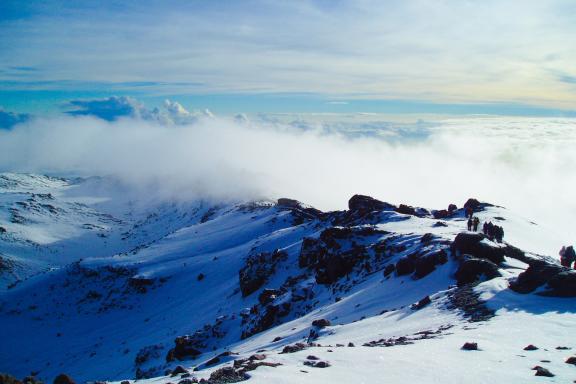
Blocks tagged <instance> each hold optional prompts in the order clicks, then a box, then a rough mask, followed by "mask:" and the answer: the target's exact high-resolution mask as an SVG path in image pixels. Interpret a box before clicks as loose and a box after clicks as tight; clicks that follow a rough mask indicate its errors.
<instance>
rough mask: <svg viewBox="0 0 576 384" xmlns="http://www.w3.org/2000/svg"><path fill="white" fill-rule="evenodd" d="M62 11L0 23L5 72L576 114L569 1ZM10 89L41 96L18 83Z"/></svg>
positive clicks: (15, 13)
mask: <svg viewBox="0 0 576 384" xmlns="http://www.w3.org/2000/svg"><path fill="white" fill-rule="evenodd" d="M54 1H55V0H54ZM52 2H53V1H51V0H48V1H45V2H38V3H34V4H32V5H30V4H28V5H26V6H25V7H24V6H22V10H21V11H19V7H18V4H21V2H17V1H13V0H7V1H4V2H2V3H3V5H2V6H1V7H3V9H5V10H6V12H5V14H7V15H9V16H10V17H6V18H4V19H2V18H0V28H1V29H2V33H1V34H0V62H1V63H2V67H3V69H7V68H14V67H26V66H29V67H33V68H37V69H38V70H37V71H33V72H31V73H30V75H32V74H33V76H31V78H30V76H29V77H27V79H29V80H33V81H37V82H42V81H44V82H48V83H45V85H46V86H47V87H54V88H57V87H59V86H62V83H59V82H58V81H60V80H65V81H70V82H85V83H88V84H89V83H93V84H100V83H102V84H103V83H108V84H125V86H126V87H128V88H141V87H148V88H150V91H152V90H154V89H156V88H162V87H163V89H164V90H167V89H170V88H171V87H172V88H173V89H172V91H173V92H174V93H193V92H212V93H219V92H220V93H222V92H246V93H254V92H256V93H258V92H272V93H280V92H312V93H316V94H322V95H336V96H337V95H342V94H345V95H352V96H351V97H349V96H346V98H347V99H348V100H350V99H352V98H353V97H354V95H363V96H361V97H365V96H366V95H369V97H371V98H393V99H411V100H427V101H434V102H453V103H462V102H516V103H531V104H537V105H546V106H554V107H560V108H572V106H573V105H574V102H575V101H576V94H575V93H574V91H573V87H571V86H570V85H569V84H567V82H566V81H562V79H558V78H557V77H556V76H551V75H550V73H551V71H564V72H568V70H569V69H570V68H571V66H572V64H573V63H574V62H575V61H576V53H575V52H574V50H572V49H571V47H572V46H573V38H574V35H575V34H576V24H575V23H574V22H573V21H574V20H573V17H572V15H573V14H574V12H575V7H576V5H574V3H573V2H572V1H568V0H550V1H538V0H527V1H523V2H522V3H521V4H520V3H519V2H517V1H512V0H502V1H495V0H488V1H455V0H454V1H453V0H442V1H430V0H412V1H400V0H390V1H385V2H384V1H372V0H358V1H349V2H348V1H347V2H342V1H334V2H326V1H320V0H317V1H314V0H294V1H275V2H269V1H264V0H248V1H246V2H190V1H183V0H181V1H178V0H172V1H163V2H158V1H153V0H143V1H138V2H117V1H111V0H109V1H103V2H99V3H98V6H95V5H94V4H93V3H90V2H78V3H74V4H72V3H69V4H67V5H65V6H63V5H62V4H63V3H61V2H59V1H58V4H59V6H58V7H55V6H51V5H54V4H51V3H52ZM19 12H20V13H19ZM0 13H2V9H0ZM0 80H3V81H4V82H7V81H13V82H14V83H13V84H12V86H13V87H18V86H21V87H23V88H26V87H29V86H30V84H29V83H26V82H20V80H21V79H19V78H18V76H16V75H15V74H12V75H11V74H10V73H8V74H7V73H6V72H3V73H2V74H1V75H0ZM197 83H200V84H202V85H201V86H200V87H198V86H197V85H196V84H197ZM142 84H145V85H142Z"/></svg>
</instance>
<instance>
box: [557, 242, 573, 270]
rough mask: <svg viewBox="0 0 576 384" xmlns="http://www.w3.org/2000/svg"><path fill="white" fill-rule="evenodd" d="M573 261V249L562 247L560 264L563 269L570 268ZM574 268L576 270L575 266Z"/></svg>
mask: <svg viewBox="0 0 576 384" xmlns="http://www.w3.org/2000/svg"><path fill="white" fill-rule="evenodd" d="M562 250H564V255H562ZM574 261H576V252H574V247H572V246H571V245H570V246H568V247H562V249H561V250H560V264H562V265H563V266H564V267H567V268H571V267H572V263H573V262H574ZM574 267H575V268H576V264H575V265H574Z"/></svg>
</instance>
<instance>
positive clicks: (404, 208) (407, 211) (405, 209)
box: [396, 204, 416, 216]
mask: <svg viewBox="0 0 576 384" xmlns="http://www.w3.org/2000/svg"><path fill="white" fill-rule="evenodd" d="M396 212H398V213H402V214H404V215H412V216H414V215H416V208H414V207H412V206H410V205H405V204H400V206H399V207H398V208H396Z"/></svg>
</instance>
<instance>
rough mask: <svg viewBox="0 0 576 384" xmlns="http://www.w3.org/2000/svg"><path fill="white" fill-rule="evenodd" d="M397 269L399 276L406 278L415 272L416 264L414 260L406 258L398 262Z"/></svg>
mask: <svg viewBox="0 0 576 384" xmlns="http://www.w3.org/2000/svg"><path fill="white" fill-rule="evenodd" d="M395 268H396V275H397V276H404V275H409V274H411V273H412V272H414V270H415V269H416V265H415V264H414V260H412V258H410V257H408V256H406V257H403V258H401V259H400V260H398V262H396V267H395Z"/></svg>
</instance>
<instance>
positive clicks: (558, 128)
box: [0, 116, 576, 239]
mask: <svg viewBox="0 0 576 384" xmlns="http://www.w3.org/2000/svg"><path fill="white" fill-rule="evenodd" d="M305 124H306V123H305V122H303V121H302V120H300V121H299V122H298V128H295V127H294V126H293V125H288V124H286V125H285V124H281V123H274V124H272V123H270V122H261V123H257V122H256V123H254V122H249V121H247V120H246V119H242V120H241V122H238V121H235V120H233V119H223V118H210V119H200V120H197V121H196V122H195V123H193V124H184V125H168V126H167V125H162V124H159V123H158V122H156V121H145V120H142V119H135V118H121V119H119V120H117V121H114V122H108V121H103V120H100V119H96V118H93V117H87V116H81V117H74V116H66V117H63V118H54V119H35V120H32V121H30V122H27V123H24V124H22V125H19V126H17V127H15V128H14V129H12V130H11V131H0V170H3V171H26V172H52V173H66V174H70V173H77V174H81V175H115V176H118V177H120V178H122V179H123V180H125V181H126V182H128V183H131V184H134V185H138V186H144V185H145V186H151V185H153V186H154V191H155V192H154V193H155V194H158V195H161V196H164V197H168V196H169V197H179V198H186V199H188V198H194V197H199V196H201V197H212V198H216V199H223V198H232V199H249V198H261V197H270V198H277V197H282V196H286V197H292V198H297V199H299V200H302V201H304V202H307V203H309V204H312V205H315V206H317V207H319V208H322V209H343V208H344V207H345V206H346V202H347V200H348V198H349V197H350V196H352V195H353V194H355V193H362V194H369V195H372V196H374V197H377V198H380V199H382V200H386V201H390V202H393V203H401V202H404V203H409V204H414V205H421V206H426V207H431V208H442V207H445V206H447V205H448V203H451V202H455V203H457V204H459V205H461V204H462V203H463V202H464V201H465V199H466V198H468V197H471V196H474V197H478V198H479V199H482V200H485V201H490V202H492V203H495V204H499V205H504V206H507V207H509V208H512V209H514V210H516V211H518V212H520V213H522V214H523V215H525V216H527V217H529V218H531V219H534V220H539V221H544V222H548V223H551V224H553V225H556V226H557V228H558V231H559V232H562V233H563V234H564V235H565V238H566V239H569V238H570V237H572V238H576V233H575V230H574V225H573V223H572V222H571V218H573V217H575V215H576V200H574V198H573V195H574V188H575V187H576V173H574V172H573V170H574V169H576V151H574V145H575V144H576V132H575V130H574V126H575V124H576V122H575V121H574V120H571V119H533V118H530V119H528V118H524V119H504V118H478V119H467V120H463V119H461V120H447V121H444V122H441V123H440V124H438V125H424V129H423V128H422V127H423V125H422V124H420V125H415V126H414V127H413V128H412V131H415V132H416V134H415V132H411V133H410V134H408V135H406V137H408V139H403V137H404V136H405V131H410V130H409V129H407V128H406V127H404V128H403V130H400V131H398V130H393V129H387V128H386V127H387V125H386V124H380V125H378V124H375V123H373V124H366V123H363V124H357V125H355V124H353V123H348V125H347V124H336V123H331V124H332V127H337V129H307V130H303V129H301V128H302V125H305ZM319 126H320V127H321V126H322V125H319V124H318V122H316V123H314V124H310V127H313V128H314V127H315V128H317V127H319ZM353 126H356V127H357V130H358V129H359V130H362V129H370V130H373V129H374V127H375V126H381V127H383V128H381V129H382V130H387V131H388V132H387V133H388V134H389V135H390V134H392V135H396V136H398V134H400V137H396V139H394V140H388V139H382V138H381V137H388V136H387V135H383V136H379V138H375V137H374V135H373V134H372V132H370V135H362V134H358V131H356V132H355V133H354V135H353V137H351V136H350V135H349V134H347V133H346V131H348V130H349V128H350V127H353ZM358 127H360V128H358ZM324 128H326V127H324ZM339 132H340V133H339ZM418 132H420V133H421V134H419V133H418ZM414 137H416V139H414Z"/></svg>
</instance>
